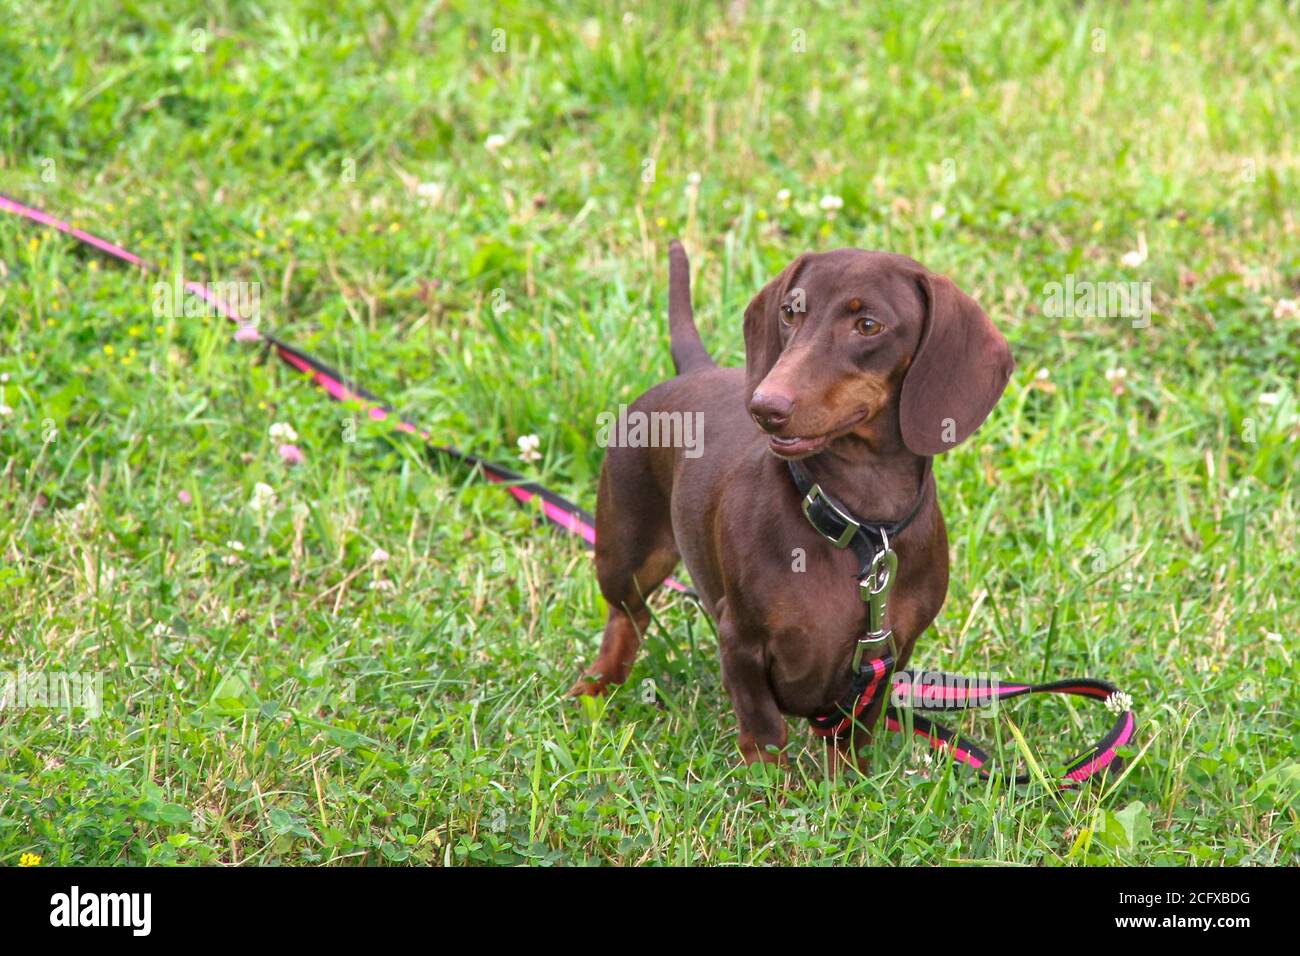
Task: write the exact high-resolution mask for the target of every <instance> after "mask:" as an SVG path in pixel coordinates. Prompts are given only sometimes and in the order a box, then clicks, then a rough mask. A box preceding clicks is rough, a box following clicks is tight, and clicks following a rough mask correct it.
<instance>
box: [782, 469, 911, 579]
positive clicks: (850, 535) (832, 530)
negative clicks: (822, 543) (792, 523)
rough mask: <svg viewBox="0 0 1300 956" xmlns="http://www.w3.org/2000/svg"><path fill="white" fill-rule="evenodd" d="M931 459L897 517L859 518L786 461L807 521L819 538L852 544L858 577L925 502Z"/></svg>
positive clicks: (836, 543)
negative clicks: (909, 502)
mask: <svg viewBox="0 0 1300 956" xmlns="http://www.w3.org/2000/svg"><path fill="white" fill-rule="evenodd" d="M933 461H934V459H932V458H928V457H927V458H926V459H925V467H924V470H923V471H922V472H921V488H920V490H919V491H918V492H917V493H916V499H915V500H914V501H913V502H912V507H911V508H909V509H908V512H907V514H906V515H904V516H903V517H902V518H901V519H900V520H898V521H893V522H890V521H868V520H866V519H863V518H859V517H858V516H857V515H855V514H854V513H853V512H852V511H850V510H849V509H848V508H846V507H844V505H842V504H841V503H840V502H838V501H836V500H835V499H834V498H832V497H831V496H830V495H828V494H827V493H826V492H825V491H823V490H822V487H821V485H819V484H817V483H816V482H814V481H813V480H812V476H811V475H809V474H808V470H807V469H806V468H804V467H803V465H801V464H799V462H797V461H788V462H786V464H787V465H788V466H789V468H790V477H791V478H793V479H794V484H795V487H796V488H798V489H799V494H801V495H803V513H804V516H805V517H806V518H807V519H808V523H809V524H810V525H812V526H813V528H814V529H815V530H816V531H817V533H818V534H820V535H821V536H822V537H823V538H825V539H826V540H827V541H829V542H830V543H831V544H833V545H835V547H837V548H852V549H853V553H854V554H855V555H857V558H858V576H859V577H862V576H863V575H865V574H866V573H867V571H868V569H869V568H870V567H871V562H872V560H873V559H874V558H875V556H876V552H877V551H879V550H881V549H882V548H883V547H884V544H885V542H886V540H888V539H889V538H892V537H894V536H895V535H896V534H898V533H899V532H901V531H902V530H903V529H904V528H906V527H907V526H908V525H909V524H911V523H912V519H913V518H915V517H916V516H917V514H918V513H919V512H920V510H921V505H922V504H923V503H924V502H925V493H926V489H927V488H928V487H929V485H930V464H931V462H933Z"/></svg>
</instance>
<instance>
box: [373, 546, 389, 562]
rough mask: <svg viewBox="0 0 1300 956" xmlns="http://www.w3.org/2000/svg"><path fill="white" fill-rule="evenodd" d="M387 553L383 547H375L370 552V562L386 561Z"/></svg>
mask: <svg viewBox="0 0 1300 956" xmlns="http://www.w3.org/2000/svg"><path fill="white" fill-rule="evenodd" d="M388 558H389V554H388V552H387V551H385V550H384V549H383V548H375V550H373V551H371V552H370V563H371V564H384V563H386V562H387V561H388Z"/></svg>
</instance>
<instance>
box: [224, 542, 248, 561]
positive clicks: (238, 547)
mask: <svg viewBox="0 0 1300 956" xmlns="http://www.w3.org/2000/svg"><path fill="white" fill-rule="evenodd" d="M226 547H227V548H229V549H230V551H231V553H230V554H227V555H226V556H225V557H223V558H222V559H221V563H222V564H230V565H234V564H238V563H239V562H240V560H241V558H240V554H241V553H242V552H243V550H244V543H243V542H242V541H227V542H226Z"/></svg>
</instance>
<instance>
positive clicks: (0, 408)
mask: <svg viewBox="0 0 1300 956" xmlns="http://www.w3.org/2000/svg"><path fill="white" fill-rule="evenodd" d="M13 413H14V410H13V409H12V408H10V407H9V406H8V405H6V404H4V403H3V402H0V416H3V417H5V418H8V417H9V416H10V415H12V414H13Z"/></svg>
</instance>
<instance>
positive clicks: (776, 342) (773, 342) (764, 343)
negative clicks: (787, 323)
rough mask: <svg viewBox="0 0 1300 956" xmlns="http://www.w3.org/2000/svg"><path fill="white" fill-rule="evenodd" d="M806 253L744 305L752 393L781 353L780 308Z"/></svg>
mask: <svg viewBox="0 0 1300 956" xmlns="http://www.w3.org/2000/svg"><path fill="white" fill-rule="evenodd" d="M807 257H808V253H804V254H803V255H801V256H799V257H798V258H797V259H795V260H794V262H792V263H790V264H789V265H788V266H786V267H785V268H784V269H782V270H781V274H780V275H778V276H777V277H776V278H775V279H773V280H772V281H771V282H769V283H768V284H767V285H765V286H763V288H762V289H760V290H759V293H758V295H756V296H754V298H753V299H751V300H750V303H749V307H748V308H747V309H745V390H746V392H747V393H748V394H749V395H753V394H754V389H756V388H758V383H759V382H761V381H763V379H765V378H767V373H768V372H770V371H772V366H773V365H775V364H776V360H777V359H779V358H780V357H781V318H780V316H779V315H777V312H778V311H779V310H780V307H781V299H782V298H783V297H784V296H785V294H786V292H787V291H788V290H787V289H786V283H787V282H789V281H790V278H791V277H792V276H793V275H794V273H795V270H796V269H798V268H799V266H800V264H801V263H802V262H803V261H804V259H806V258H807ZM747 400H748V399H747Z"/></svg>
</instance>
